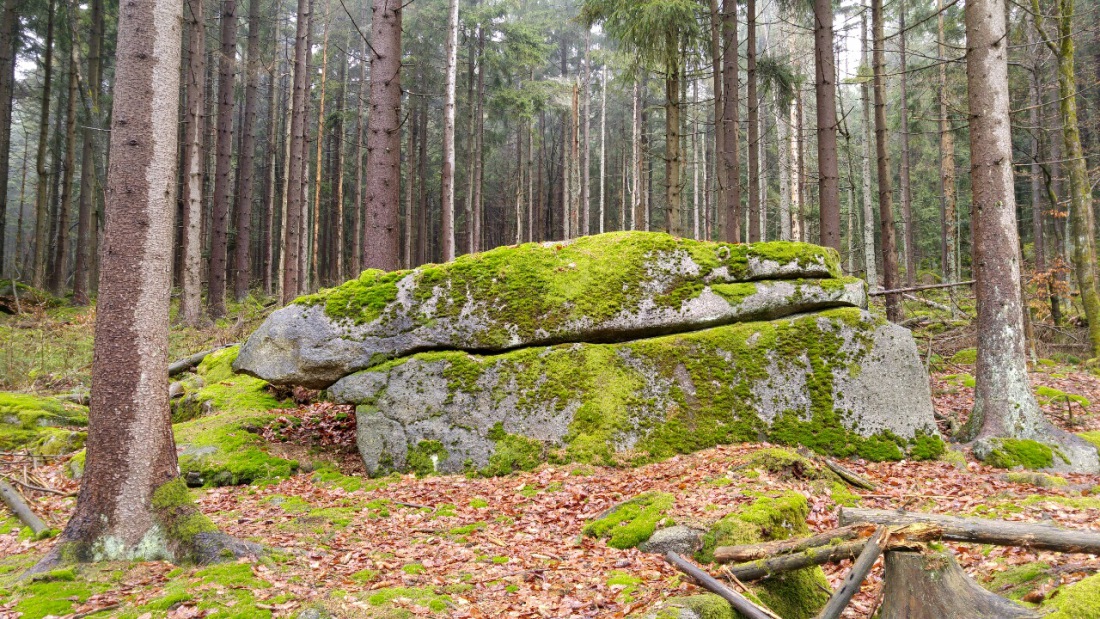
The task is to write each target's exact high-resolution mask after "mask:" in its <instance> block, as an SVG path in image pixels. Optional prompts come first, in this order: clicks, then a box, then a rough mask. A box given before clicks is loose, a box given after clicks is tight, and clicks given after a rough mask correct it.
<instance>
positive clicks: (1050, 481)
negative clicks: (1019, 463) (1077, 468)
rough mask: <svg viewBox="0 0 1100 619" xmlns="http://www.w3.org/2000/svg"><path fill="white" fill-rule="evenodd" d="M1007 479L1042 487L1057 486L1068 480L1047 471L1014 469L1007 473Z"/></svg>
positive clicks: (1016, 482) (1015, 482) (1063, 484)
mask: <svg viewBox="0 0 1100 619" xmlns="http://www.w3.org/2000/svg"><path fill="white" fill-rule="evenodd" d="M1005 479H1007V480H1008V481H1010V482H1012V483H1014V484H1028V485H1031V486H1039V487H1040V488H1056V487H1059V486H1065V485H1066V480H1065V478H1064V477H1057V476H1054V475H1047V474H1045V473H1034V472H1030V471H1013V472H1011V473H1007V474H1006V475H1005Z"/></svg>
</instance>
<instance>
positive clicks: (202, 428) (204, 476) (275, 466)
mask: <svg viewBox="0 0 1100 619" xmlns="http://www.w3.org/2000/svg"><path fill="white" fill-rule="evenodd" d="M273 418H274V416H273V415H263V414H257V413H222V414H219V415H214V416H211V417H201V418H199V419H194V420H192V421H188V422H185V423H180V424H176V425H175V426H174V427H173V429H174V430H175V435H176V446H177V447H179V448H180V449H181V450H182V451H181V453H180V456H179V466H180V474H181V475H182V476H183V477H184V478H185V479H187V481H188V483H189V484H192V485H196V484H197V485H205V486H229V485H235V484H249V483H253V482H256V481H260V480H265V479H281V478H285V477H289V476H290V475H293V474H294V473H295V472H296V471H297V470H298V462H297V461H296V460H287V459H284V458H280V457H278V456H273V455H271V454H269V453H268V452H267V450H266V447H265V443H264V441H263V439H262V438H261V437H260V436H259V434H258V432H259V430H260V429H261V428H263V427H264V426H265V425H266V424H267V423H268V422H270V421H271V420H272V419H273Z"/></svg>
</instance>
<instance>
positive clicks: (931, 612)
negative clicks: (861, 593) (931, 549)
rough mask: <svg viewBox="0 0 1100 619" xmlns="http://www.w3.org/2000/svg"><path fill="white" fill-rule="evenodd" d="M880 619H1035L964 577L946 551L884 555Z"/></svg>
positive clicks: (892, 551)
mask: <svg viewBox="0 0 1100 619" xmlns="http://www.w3.org/2000/svg"><path fill="white" fill-rule="evenodd" d="M885 565H886V574H885V576H884V578H883V581H884V583H885V588H884V590H883V592H882V607H881V609H880V610H879V614H878V616H879V617H881V619H942V618H943V617H952V618H953V619H955V618H957V619H985V618H986V617H1003V618H1005V619H1011V618H1013V617H1021V618H1023V617H1038V616H1039V615H1038V614H1037V613H1035V612H1033V611H1031V610H1028V609H1026V608H1023V607H1022V606H1019V605H1017V604H1015V603H1014V602H1011V601H1009V600H1006V599H1005V598H1003V597H1001V596H999V595H996V594H993V593H990V592H989V591H986V590H985V589H983V588H982V586H981V585H979V584H978V583H976V582H974V580H973V579H972V578H970V577H969V576H967V575H966V572H964V571H963V570H962V568H960V567H959V564H958V563H956V562H955V558H954V557H953V556H952V555H951V554H950V553H947V552H937V553H921V552H908V551H900V550H891V551H889V552H887V553H886V563H885Z"/></svg>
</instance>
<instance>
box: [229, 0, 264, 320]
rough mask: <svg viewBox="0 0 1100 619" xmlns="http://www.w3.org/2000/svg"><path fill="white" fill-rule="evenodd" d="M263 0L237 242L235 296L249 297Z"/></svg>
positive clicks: (256, 18) (254, 24) (256, 16)
mask: <svg viewBox="0 0 1100 619" xmlns="http://www.w3.org/2000/svg"><path fill="white" fill-rule="evenodd" d="M260 1H261V0H248V48H247V50H246V52H245V53H246V57H245V72H246V74H245V90H244V127H242V128H241V131H242V133H243V134H244V136H243V139H242V141H241V153H240V158H239V160H238V163H237V165H238V168H239V169H240V179H239V184H238V185H237V212H236V216H237V239H236V244H235V246H234V254H235V255H234V257H233V258H234V260H233V261H234V265H235V266H234V271H235V274H234V277H233V297H234V298H235V299H237V300H238V301H240V300H243V299H244V298H245V297H247V296H248V287H249V284H251V283H252V254H251V250H252V192H253V184H254V180H253V179H254V178H255V176H254V175H255V172H256V170H255V166H254V165H253V157H254V155H255V151H256V98H257V97H258V96H259V90H260V62H259V61H260Z"/></svg>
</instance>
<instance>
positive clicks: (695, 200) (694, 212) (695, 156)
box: [688, 80, 699, 240]
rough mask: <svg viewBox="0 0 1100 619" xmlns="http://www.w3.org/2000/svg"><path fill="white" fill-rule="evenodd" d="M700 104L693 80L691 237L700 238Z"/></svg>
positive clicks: (697, 84)
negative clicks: (698, 115)
mask: <svg viewBox="0 0 1100 619" xmlns="http://www.w3.org/2000/svg"><path fill="white" fill-rule="evenodd" d="M698 104H699V82H698V81H696V80H691V109H692V112H691V113H689V114H688V116H689V117H690V119H691V120H690V122H691V127H690V129H691V238H693V239H696V240H698V239H699V138H698V133H699V121H698V118H696V115H695V113H694V110H695V109H696V107H697V106H698Z"/></svg>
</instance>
